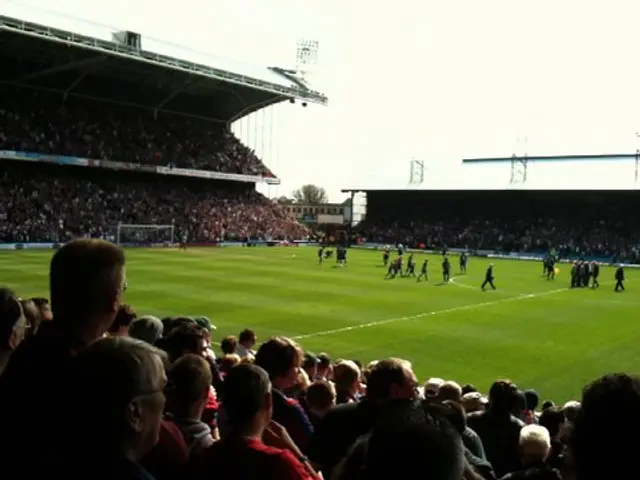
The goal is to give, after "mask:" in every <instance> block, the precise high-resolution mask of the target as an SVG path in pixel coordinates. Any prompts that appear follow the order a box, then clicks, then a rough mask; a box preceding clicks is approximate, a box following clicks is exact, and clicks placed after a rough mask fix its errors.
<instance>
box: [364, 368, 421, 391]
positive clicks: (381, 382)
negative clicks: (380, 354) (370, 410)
mask: <svg viewBox="0 0 640 480" xmlns="http://www.w3.org/2000/svg"><path fill="white" fill-rule="evenodd" d="M416 393H417V380H416V376H415V374H414V373H413V371H412V370H411V369H410V368H409V367H408V365H407V363H406V362H405V361H403V360H400V359H397V358H391V359H387V360H380V361H379V362H378V363H377V364H376V366H375V367H373V369H372V370H371V373H370V374H369V380H368V381H367V398H368V399H370V400H389V399H408V398H415V397H416Z"/></svg>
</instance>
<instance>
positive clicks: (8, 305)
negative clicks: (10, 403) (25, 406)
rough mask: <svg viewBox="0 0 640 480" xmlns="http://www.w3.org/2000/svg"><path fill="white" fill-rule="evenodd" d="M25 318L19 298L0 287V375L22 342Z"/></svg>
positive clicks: (25, 324)
mask: <svg viewBox="0 0 640 480" xmlns="http://www.w3.org/2000/svg"><path fill="white" fill-rule="evenodd" d="M27 326H28V324H27V319H26V318H25V315H24V313H23V310H22V305H21V304H20V300H18V297H16V296H15V294H14V293H13V292H12V291H11V290H9V289H8V288H1V289H0V342H1V343H0V376H1V375H2V372H3V371H4V369H5V367H6V365H7V364H8V363H9V358H10V357H11V354H12V353H13V351H14V350H15V349H16V348H18V345H20V343H21V342H22V340H23V339H24V336H25V332H26V330H27ZM0 401H1V400H0Z"/></svg>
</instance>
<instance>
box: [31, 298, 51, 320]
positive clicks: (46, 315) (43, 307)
mask: <svg viewBox="0 0 640 480" xmlns="http://www.w3.org/2000/svg"><path fill="white" fill-rule="evenodd" d="M31 300H33V303H35V304H36V307H38V310H40V315H41V317H42V321H43V322H50V321H51V320H53V314H52V313H51V305H49V300H47V299H46V298H44V297H33V298H32V299H31Z"/></svg>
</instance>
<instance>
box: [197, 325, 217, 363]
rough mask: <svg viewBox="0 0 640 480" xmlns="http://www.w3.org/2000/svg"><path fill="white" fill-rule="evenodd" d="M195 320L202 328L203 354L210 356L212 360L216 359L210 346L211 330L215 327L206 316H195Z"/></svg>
mask: <svg viewBox="0 0 640 480" xmlns="http://www.w3.org/2000/svg"><path fill="white" fill-rule="evenodd" d="M193 321H194V322H196V325H198V327H200V328H201V329H202V338H203V340H204V354H205V356H207V357H209V358H211V359H212V360H215V359H216V354H215V352H214V351H213V349H212V348H211V331H212V330H215V329H216V327H215V325H213V324H212V323H211V320H209V318H208V317H196V318H194V319H193Z"/></svg>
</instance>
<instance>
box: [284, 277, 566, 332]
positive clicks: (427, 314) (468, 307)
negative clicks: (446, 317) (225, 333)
mask: <svg viewBox="0 0 640 480" xmlns="http://www.w3.org/2000/svg"><path fill="white" fill-rule="evenodd" d="M567 290H569V289H568V288H559V289H557V290H547V291H546V292H538V293H524V294H521V295H515V296H513V297H508V298H501V299H499V300H491V301H488V302H480V303H470V304H468V305H460V306H458V307H451V308H444V309H442V310H433V311H431V312H423V313H418V314H416V315H409V316H406V317H395V318H387V319H386V320H377V321H375V322H368V323H361V324H359V325H352V326H350V327H342V328H336V329H333V330H325V331H322V332H314V333H307V334H304V335H297V336H295V337H291V339H292V340H304V339H306V338H313V337H323V336H326V335H334V334H336V333H343V332H350V331H352V330H360V329H363V328H371V327H377V326H378V325H387V324H389V323H396V322H405V321H407V320H419V319H421V318H424V317H431V316H435V315H443V314H446V313H454V312H461V311H464V310H473V309H476V308H484V307H491V306H493V305H500V304H502V303H508V302H517V301H519V300H527V299H529V298H538V297H545V296H547V295H554V294H556V293H560V292H566V291H567Z"/></svg>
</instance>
